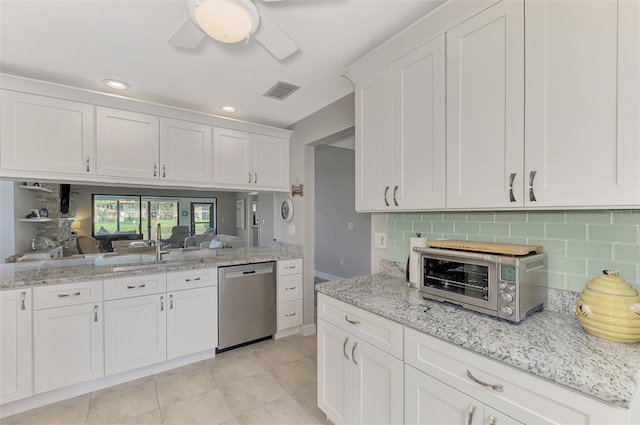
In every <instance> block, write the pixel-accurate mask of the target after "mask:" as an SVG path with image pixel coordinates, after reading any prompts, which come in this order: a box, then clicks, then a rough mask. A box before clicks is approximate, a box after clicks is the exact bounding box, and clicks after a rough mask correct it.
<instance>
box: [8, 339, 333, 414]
mask: <svg viewBox="0 0 640 425" xmlns="http://www.w3.org/2000/svg"><path fill="white" fill-rule="evenodd" d="M316 364H317V357H316V337H315V335H312V336H308V337H302V336H300V335H293V336H290V337H287V338H282V339H279V340H269V341H263V342H259V343H257V344H253V345H250V346H247V347H243V348H239V349H235V350H232V351H228V352H226V353H222V354H219V355H217V356H216V357H215V358H213V359H209V360H206V361H202V362H198V363H194V364H191V365H188V366H184V367H181V368H177V369H173V370H170V371H167V372H163V373H160V374H157V375H154V376H149V377H147V378H142V379H138V380H136V381H132V382H127V383H124V384H121V385H117V386H114V387H110V388H106V389H104V390H100V391H96V392H94V393H91V394H86V395H83V396H79V397H75V398H72V399H69V400H64V401H61V402H59V403H55V404H51V405H48V406H44V407H40V408H38V409H33V410H30V411H27V412H24V413H20V414H17V415H14V416H12V417H8V418H4V419H2V420H1V421H0V425H24V424H33V425H40V424H46V425H55V424H60V425H76V424H77V425H94V424H123V425H125V424H131V425H142V424H144V425H151V424H161V425H172V424H180V425H186V424H207V425H208V424H212V425H213V424H224V425H232V424H256V425H257V424H264V425H270V424H278V425H280V424H292V425H298V424H300V425H302V424H310V425H314V424H323V425H325V424H329V422H328V421H327V418H326V416H325V415H324V413H322V411H321V410H320V409H318V407H317V402H316V382H317V380H316Z"/></svg>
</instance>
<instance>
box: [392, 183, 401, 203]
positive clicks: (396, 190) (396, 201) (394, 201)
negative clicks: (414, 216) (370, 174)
mask: <svg viewBox="0 0 640 425" xmlns="http://www.w3.org/2000/svg"><path fill="white" fill-rule="evenodd" d="M399 187H400V186H396V187H394V188H393V203H394V204H395V205H396V207H399V206H400V205H398V200H397V199H396V193H398V188H399Z"/></svg>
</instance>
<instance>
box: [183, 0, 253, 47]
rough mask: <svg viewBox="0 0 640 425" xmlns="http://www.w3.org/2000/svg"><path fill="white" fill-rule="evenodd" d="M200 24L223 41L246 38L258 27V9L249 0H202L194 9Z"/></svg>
mask: <svg viewBox="0 0 640 425" xmlns="http://www.w3.org/2000/svg"><path fill="white" fill-rule="evenodd" d="M194 17H195V21H196V23H197V24H198V26H199V27H200V28H201V29H202V30H203V31H204V32H205V33H206V34H207V35H208V36H209V37H211V38H213V39H215V40H218V41H220V42H223V43H237V42H239V41H242V40H245V39H246V38H247V37H249V36H250V35H251V34H253V33H254V32H255V30H256V29H257V28H258V23H259V16H258V10H257V9H256V7H255V6H254V4H253V3H251V1H249V0H201V1H200V2H197V3H196V7H195V10H194Z"/></svg>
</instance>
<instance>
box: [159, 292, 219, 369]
mask: <svg viewBox="0 0 640 425" xmlns="http://www.w3.org/2000/svg"><path fill="white" fill-rule="evenodd" d="M167 297H168V302H169V309H168V310H167V358H168V359H174V358H176V357H181V356H185V355H187V354H193V353H197V352H199V351H204V350H210V349H213V348H215V347H216V346H217V345H218V291H217V288H216V287H215V286H209V287H205V288H197V289H186V290H184V291H174V292H169V293H167Z"/></svg>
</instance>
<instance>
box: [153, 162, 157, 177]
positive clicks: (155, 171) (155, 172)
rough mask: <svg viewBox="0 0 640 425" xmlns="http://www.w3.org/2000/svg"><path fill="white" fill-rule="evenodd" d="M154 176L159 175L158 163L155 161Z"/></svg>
mask: <svg viewBox="0 0 640 425" xmlns="http://www.w3.org/2000/svg"><path fill="white" fill-rule="evenodd" d="M153 177H158V164H156V163H155V162H154V163H153Z"/></svg>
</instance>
